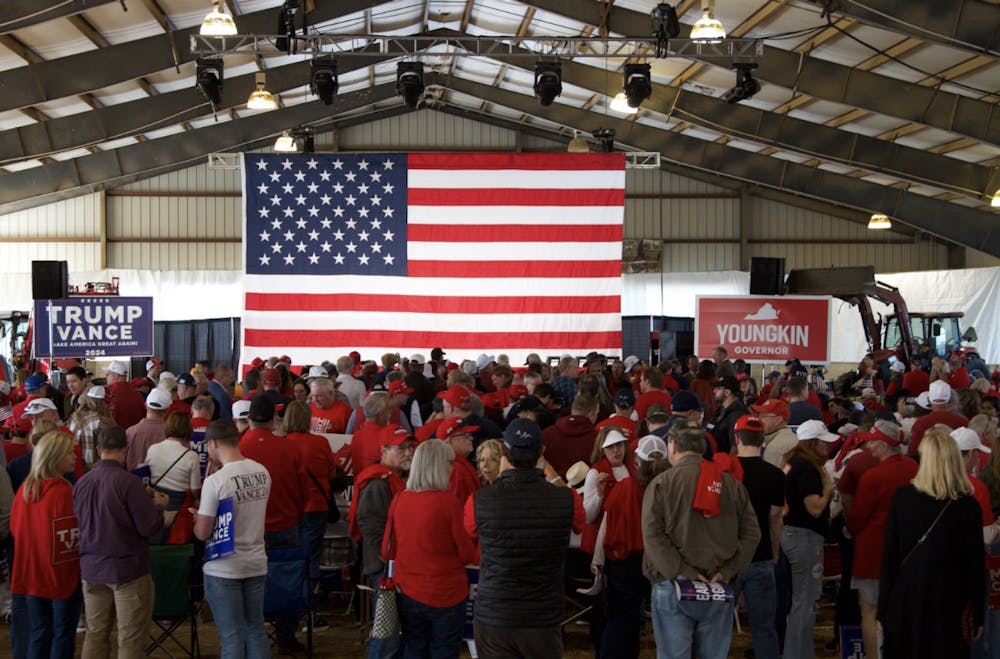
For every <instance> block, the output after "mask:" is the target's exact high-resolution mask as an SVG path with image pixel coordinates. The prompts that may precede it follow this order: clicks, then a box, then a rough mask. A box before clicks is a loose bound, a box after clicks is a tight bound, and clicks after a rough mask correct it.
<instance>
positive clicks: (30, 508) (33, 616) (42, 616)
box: [10, 430, 83, 657]
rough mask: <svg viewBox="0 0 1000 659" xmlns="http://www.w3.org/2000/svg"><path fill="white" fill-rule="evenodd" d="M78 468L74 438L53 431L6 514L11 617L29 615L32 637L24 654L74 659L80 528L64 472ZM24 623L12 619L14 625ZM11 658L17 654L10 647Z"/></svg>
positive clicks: (40, 447) (38, 449) (36, 452)
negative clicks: (10, 552) (10, 544)
mask: <svg viewBox="0 0 1000 659" xmlns="http://www.w3.org/2000/svg"><path fill="white" fill-rule="evenodd" d="M75 464H76V454H75V452H74V451H73V438H72V437H71V436H70V435H68V434H67V433H64V432H59V431H57V430H54V431H52V432H49V433H46V434H45V435H44V436H43V437H42V438H41V439H40V440H38V444H37V445H36V446H35V448H34V451H33V452H32V459H31V472H30V473H29V474H28V477H27V478H26V479H25V480H24V483H23V484H22V485H21V487H20V489H18V491H17V495H16V496H15V497H14V505H13V507H12V509H11V514H10V531H11V534H12V535H13V536H14V565H13V569H12V570H11V586H10V591H11V594H12V595H13V596H14V599H15V600H20V601H19V602H17V601H15V603H14V606H13V607H12V608H13V610H14V617H15V618H16V617H18V616H17V613H18V612H25V613H27V616H28V618H29V619H30V621H31V638H30V640H29V642H28V647H27V648H26V650H27V653H26V656H31V657H49V656H52V657H72V656H73V651H74V645H75V643H76V625H77V623H78V622H79V620H80V608H81V606H82V604H83V596H82V594H81V590H80V553H79V542H80V536H79V530H78V527H77V523H76V517H75V516H74V515H73V488H72V486H71V485H70V484H69V482H68V481H67V480H66V479H65V478H63V477H62V474H65V473H67V472H72V471H73V467H74V465H75ZM26 623H27V621H18V620H14V621H12V626H17V625H23V624H26ZM14 651H15V652H14V653H15V655H18V654H20V653H19V652H18V648H14Z"/></svg>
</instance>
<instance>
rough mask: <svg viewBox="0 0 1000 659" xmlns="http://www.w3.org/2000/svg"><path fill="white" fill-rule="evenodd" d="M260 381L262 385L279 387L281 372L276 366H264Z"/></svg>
mask: <svg viewBox="0 0 1000 659" xmlns="http://www.w3.org/2000/svg"><path fill="white" fill-rule="evenodd" d="M261 382H263V383H264V386H269V387H280V386H281V373H279V372H278V369H276V368H265V369H264V374H263V376H262V377H261Z"/></svg>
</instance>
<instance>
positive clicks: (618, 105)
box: [608, 92, 637, 114]
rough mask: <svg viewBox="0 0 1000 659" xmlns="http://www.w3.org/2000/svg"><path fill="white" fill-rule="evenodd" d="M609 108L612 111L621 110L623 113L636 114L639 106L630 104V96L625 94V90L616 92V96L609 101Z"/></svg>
mask: <svg viewBox="0 0 1000 659" xmlns="http://www.w3.org/2000/svg"><path fill="white" fill-rule="evenodd" d="M608 109H609V110H611V111H612V112H621V113H622V114H635V113H636V111H637V108H634V107H632V106H631V105H629V104H628V97H627V96H625V92H618V93H617V94H615V97H614V98H613V99H611V102H610V103H608Z"/></svg>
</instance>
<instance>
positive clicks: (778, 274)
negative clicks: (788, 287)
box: [750, 256, 785, 295]
mask: <svg viewBox="0 0 1000 659" xmlns="http://www.w3.org/2000/svg"><path fill="white" fill-rule="evenodd" d="M784 294H785V259H773V258H763V257H758V256H753V257H751V258H750V295H784Z"/></svg>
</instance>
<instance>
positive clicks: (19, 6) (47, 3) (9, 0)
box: [0, 0, 114, 34]
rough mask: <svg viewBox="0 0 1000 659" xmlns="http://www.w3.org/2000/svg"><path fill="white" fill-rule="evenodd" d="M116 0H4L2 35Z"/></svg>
mask: <svg viewBox="0 0 1000 659" xmlns="http://www.w3.org/2000/svg"><path fill="white" fill-rule="evenodd" d="M109 2H114V0H70V1H69V2H65V3H62V2H53V1H52V0H4V1H3V2H0V34H4V33H7V32H14V31H15V30H20V29H22V28H26V27H29V26H31V25H37V24H39V23H44V22H45V21H51V20H53V19H55V18H63V17H65V16H73V15H75V14H79V13H80V12H84V11H87V10H88V9H92V8H94V7H100V6H101V5H105V4H108V3H109Z"/></svg>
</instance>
